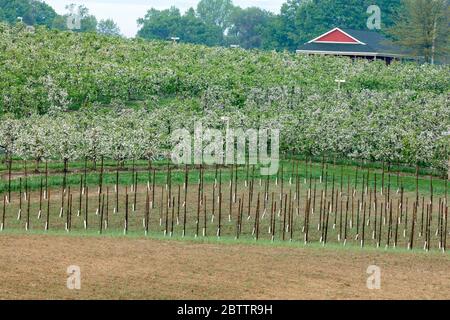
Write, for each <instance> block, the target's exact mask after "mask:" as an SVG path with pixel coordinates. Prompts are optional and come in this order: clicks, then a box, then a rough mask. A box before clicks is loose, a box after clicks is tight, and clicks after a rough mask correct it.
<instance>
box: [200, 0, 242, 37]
mask: <svg viewBox="0 0 450 320" xmlns="http://www.w3.org/2000/svg"><path fill="white" fill-rule="evenodd" d="M233 11H234V6H233V2H232V1H231V0H201V1H200V2H199V3H198V5H197V14H198V16H199V18H200V19H201V20H202V21H203V22H204V23H206V24H213V25H216V26H218V27H220V28H221V29H222V30H223V31H225V30H226V29H227V28H229V27H230V26H231V24H232V21H231V20H232V15H233Z"/></svg>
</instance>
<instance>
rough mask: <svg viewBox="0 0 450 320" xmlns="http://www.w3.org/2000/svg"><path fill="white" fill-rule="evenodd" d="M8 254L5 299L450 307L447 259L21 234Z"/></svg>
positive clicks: (1, 246) (7, 245)
mask: <svg viewBox="0 0 450 320" xmlns="http://www.w3.org/2000/svg"><path fill="white" fill-rule="evenodd" d="M0 252H1V253H0V255H1V257H0V299H450V272H449V266H450V255H449V254H442V253H440V252H430V253H421V252H414V253H411V252H405V251H397V252H396V251H395V250H393V249H390V250H388V251H384V250H382V249H378V250H365V249H364V250H361V249H359V248H346V249H340V248H320V247H313V248H303V247H288V246H284V247H283V246H269V245H246V244H230V243H227V244H220V243H217V244H214V243H199V242H193V241H176V240H159V239H142V238H125V237H96V236H88V237H82V236H62V235H21V234H17V235H15V234H4V235H0ZM69 265H77V266H79V267H80V268H81V289H80V290H69V289H67V286H66V280H67V277H68V275H67V273H66V270H67V267H68V266H69ZM369 265H377V266H379V267H380V268H381V289H379V290H369V289H367V286H366V279H367V277H368V276H369V275H368V274H367V273H366V270H367V267H368V266H369Z"/></svg>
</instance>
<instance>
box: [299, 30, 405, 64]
mask: <svg viewBox="0 0 450 320" xmlns="http://www.w3.org/2000/svg"><path fill="white" fill-rule="evenodd" d="M336 29H337V30H338V31H343V32H344V33H345V34H348V35H350V36H351V37H353V38H355V39H356V40H358V41H359V42H360V43H357V42H355V43H339V42H338V41H336V42H321V41H320V39H319V38H320V37H318V38H316V39H314V40H312V41H310V42H307V43H305V44H304V45H302V46H300V47H299V48H298V50H297V52H299V53H309V52H310V53H323V54H336V55H338V54H343V55H368V56H383V57H397V56H401V55H402V52H401V51H400V49H399V48H397V47H395V46H392V45H390V44H389V43H388V41H387V39H386V38H385V37H384V36H383V35H381V34H380V33H378V32H374V31H361V30H353V29H339V28H335V29H333V30H336ZM317 39H319V40H317Z"/></svg>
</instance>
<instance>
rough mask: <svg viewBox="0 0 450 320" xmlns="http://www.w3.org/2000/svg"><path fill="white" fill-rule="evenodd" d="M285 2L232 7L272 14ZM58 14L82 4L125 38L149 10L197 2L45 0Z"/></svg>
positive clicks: (256, 0)
mask: <svg viewBox="0 0 450 320" xmlns="http://www.w3.org/2000/svg"><path fill="white" fill-rule="evenodd" d="M285 1H286V0H234V1H233V3H234V5H237V6H240V7H242V8H247V7H260V8H263V9H266V10H270V11H272V12H276V13H277V12H279V10H280V8H281V5H282V4H283V3H284V2H285ZM45 2H47V3H48V4H49V5H51V6H52V7H53V8H54V9H55V10H56V12H58V13H59V14H64V13H66V9H65V7H66V5H68V4H71V3H75V4H83V5H84V6H86V7H87V8H88V9H89V12H90V13H91V14H93V15H95V16H96V17H97V19H98V20H100V19H108V18H111V19H113V20H114V21H115V22H116V23H117V24H118V25H119V27H120V30H121V32H122V34H124V35H125V36H127V37H133V36H135V34H136V32H137V30H138V26H137V23H136V20H137V19H138V18H142V17H144V16H145V13H146V12H147V10H149V9H150V8H152V7H153V8H155V9H159V10H161V9H167V8H170V7H171V6H175V7H177V8H179V9H180V10H181V11H182V12H184V11H186V10H187V9H189V8H190V7H194V8H195V7H196V6H197V3H198V2H199V0H45Z"/></svg>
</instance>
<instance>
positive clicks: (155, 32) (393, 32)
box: [0, 0, 450, 63]
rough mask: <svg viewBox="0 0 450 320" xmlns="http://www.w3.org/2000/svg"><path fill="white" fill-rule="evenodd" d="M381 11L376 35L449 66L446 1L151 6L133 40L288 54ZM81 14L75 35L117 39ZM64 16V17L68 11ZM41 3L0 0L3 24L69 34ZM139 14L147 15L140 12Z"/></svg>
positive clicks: (210, 0) (103, 24) (211, 1)
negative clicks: (274, 8) (273, 8)
mask: <svg viewBox="0 0 450 320" xmlns="http://www.w3.org/2000/svg"><path fill="white" fill-rule="evenodd" d="M373 4H376V5H378V6H379V7H380V8H381V13H382V26H381V32H383V33H385V34H386V35H387V36H388V37H389V38H391V39H392V40H393V41H394V42H395V43H396V44H397V45H399V46H401V47H403V48H405V49H407V50H408V51H409V52H410V53H412V54H414V55H417V56H421V57H423V58H424V60H425V61H426V62H431V63H433V62H434V61H435V60H440V61H442V62H448V54H449V34H450V32H448V31H449V16H450V13H449V1H448V0H287V1H286V2H285V3H284V4H283V5H282V7H281V9H280V13H279V14H274V13H272V12H270V11H267V10H263V9H260V8H257V7H249V8H240V7H239V6H235V5H234V4H233V2H232V0H201V1H200V2H199V3H198V5H197V7H196V8H190V9H188V10H187V11H186V12H185V13H182V12H181V11H180V10H179V9H178V8H175V7H171V8H169V9H165V10H157V9H154V8H151V9H150V10H148V12H147V13H146V14H145V16H144V17H143V18H140V19H139V20H138V24H139V26H140V29H139V31H138V34H137V36H138V37H141V38H144V39H160V40H161V39H162V40H168V39H170V37H178V38H180V41H182V42H186V43H194V44H203V45H208V46H230V45H237V46H240V47H242V48H245V49H263V50H290V51H294V50H295V49H297V48H298V46H300V45H301V44H303V43H305V42H306V41H308V40H310V39H312V38H314V37H316V36H317V35H320V34H322V33H324V32H326V31H328V30H329V29H331V28H333V27H336V26H338V27H341V28H350V29H358V30H364V29H367V26H366V21H367V18H368V17H369V14H368V13H367V8H368V7H369V6H370V5H373ZM67 10H68V12H70V11H74V10H75V11H78V10H79V12H80V14H81V22H82V23H81V30H79V31H80V32H99V33H103V34H107V35H120V29H119V28H118V26H117V24H116V23H115V22H114V21H112V20H111V19H108V20H102V21H97V19H96V17H95V16H93V15H91V14H90V13H89V10H88V9H87V8H86V7H84V6H79V7H78V8H77V7H76V6H75V5H71V6H68V7H67ZM68 14H69V13H68ZM68 14H66V15H62V16H61V15H58V14H57V13H56V12H55V10H54V9H53V8H52V7H50V6H49V5H47V4H45V3H44V2H42V1H38V0H0V21H1V20H3V21H7V22H9V23H15V22H16V21H17V18H18V17H22V19H23V22H24V23H26V24H28V25H45V26H47V27H49V28H56V29H59V30H65V29H67V16H68ZM143 14H144V13H143Z"/></svg>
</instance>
